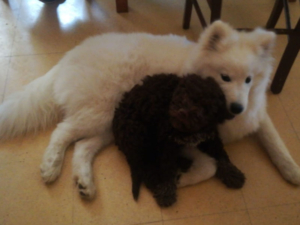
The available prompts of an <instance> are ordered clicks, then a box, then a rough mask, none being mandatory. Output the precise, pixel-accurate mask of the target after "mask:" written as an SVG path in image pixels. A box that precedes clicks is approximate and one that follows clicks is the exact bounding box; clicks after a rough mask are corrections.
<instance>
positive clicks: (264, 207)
mask: <svg viewBox="0 0 300 225" xmlns="http://www.w3.org/2000/svg"><path fill="white" fill-rule="evenodd" d="M298 204H299V205H300V202H292V203H283V204H276V205H270V206H262V207H253V208H249V210H255V209H266V208H275V207H280V206H289V205H298Z"/></svg>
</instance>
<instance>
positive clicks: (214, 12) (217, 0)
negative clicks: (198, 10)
mask: <svg viewBox="0 0 300 225" xmlns="http://www.w3.org/2000/svg"><path fill="white" fill-rule="evenodd" d="M210 7H211V15H210V23H212V22H214V21H215V20H218V19H220V18H221V10H222V0H211V1H210Z"/></svg>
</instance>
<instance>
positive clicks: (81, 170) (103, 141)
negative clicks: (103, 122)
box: [73, 134, 113, 199]
mask: <svg viewBox="0 0 300 225" xmlns="http://www.w3.org/2000/svg"><path fill="white" fill-rule="evenodd" d="M112 139H113V138H112V135H111V134H105V135H101V137H100V135H99V136H97V137H92V138H86V139H83V140H80V141H78V142H77V143H76V144H75V151H74V156H73V178H74V180H75V183H76V185H77V188H78V191H79V194H80V196H81V197H82V198H86V199H92V198H94V197H95V194H96V187H95V184H94V181H93V169H92V162H93V159H94V157H95V155H96V154H97V153H98V151H99V150H100V149H103V148H104V147H105V146H106V145H108V144H110V143H111V141H112Z"/></svg>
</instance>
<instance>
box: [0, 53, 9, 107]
mask: <svg viewBox="0 0 300 225" xmlns="http://www.w3.org/2000/svg"><path fill="white" fill-rule="evenodd" d="M9 61H10V58H9V57H0V68H1V70H0V103H2V100H3V98H4V92H5V85H6V79H7V73H8V68H9Z"/></svg>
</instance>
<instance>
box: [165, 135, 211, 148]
mask: <svg viewBox="0 0 300 225" xmlns="http://www.w3.org/2000/svg"><path fill="white" fill-rule="evenodd" d="M215 136H216V133H215V132H209V133H208V132H204V133H200V132H199V133H190V134H187V133H181V132H179V133H174V134H173V135H172V136H171V138H172V139H173V140H174V141H175V142H176V143H177V144H181V145H190V146H196V145H198V144H200V143H202V142H205V141H208V140H211V139H213V138H215Z"/></svg>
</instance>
